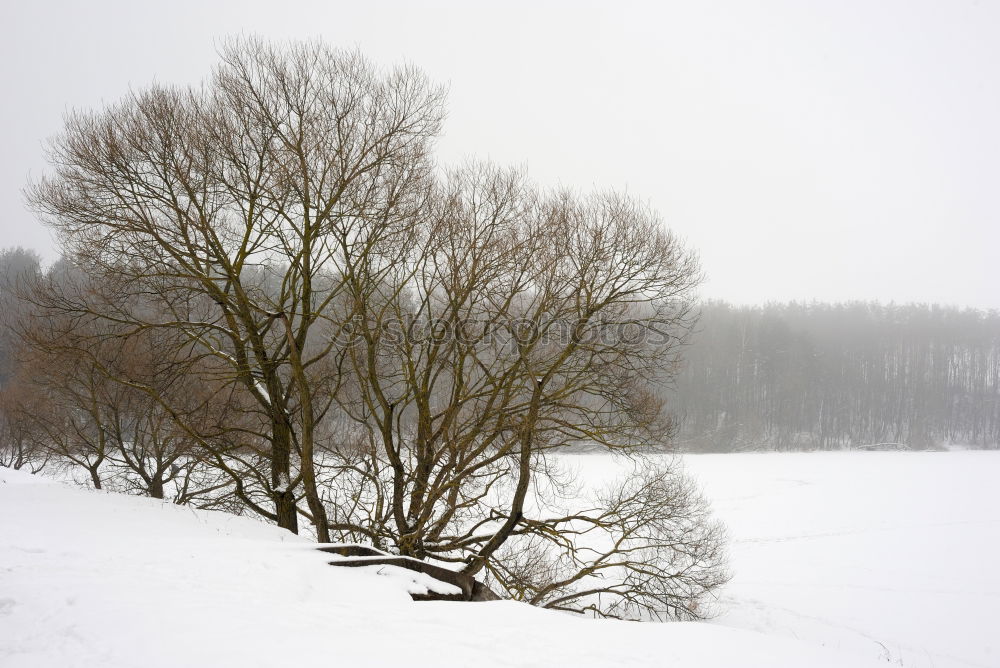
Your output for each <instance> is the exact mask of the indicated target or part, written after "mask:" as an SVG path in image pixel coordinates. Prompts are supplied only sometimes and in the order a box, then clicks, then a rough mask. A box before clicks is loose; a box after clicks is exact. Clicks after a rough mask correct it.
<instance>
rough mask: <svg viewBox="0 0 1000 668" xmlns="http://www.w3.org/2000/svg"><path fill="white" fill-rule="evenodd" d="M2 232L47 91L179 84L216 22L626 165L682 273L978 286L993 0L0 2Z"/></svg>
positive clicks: (627, 184) (833, 284) (14, 205)
mask: <svg viewBox="0 0 1000 668" xmlns="http://www.w3.org/2000/svg"><path fill="white" fill-rule="evenodd" d="M0 26H2V28H0V31H2V39H0V52H2V56H0V57H2V63H3V65H2V67H0V77H2V81H0V86H2V87H0V90H2V91H3V98H2V99H3V103H2V104H0V128H2V130H0V136H2V142H3V143H2V146H0V231H2V234H0V247H4V246H11V245H24V246H30V247H33V248H36V249H38V250H39V251H41V252H42V253H43V255H45V256H46V257H47V258H52V257H54V256H55V254H56V250H55V245H54V243H53V242H52V240H51V239H50V238H49V235H48V233H47V232H46V231H45V230H44V229H43V228H41V227H40V226H39V225H38V223H37V222H35V221H34V219H33V216H32V215H31V214H30V213H29V212H27V211H26V210H25V209H24V206H23V203H22V196H21V188H22V187H23V185H24V184H25V182H26V181H27V179H28V178H29V176H30V175H32V174H34V175H38V174H39V173H41V172H42V171H43V170H44V169H45V162H44V159H43V154H42V146H43V142H44V140H45V138H46V137H49V136H51V135H53V134H54V133H56V132H57V131H58V129H59V127H60V124H61V119H62V115H63V113H64V112H65V111H66V110H67V109H71V108H91V107H96V106H100V105H101V104H103V103H106V102H112V101H114V100H116V99H117V98H118V97H120V96H121V95H122V94H123V93H125V92H126V91H127V90H128V89H129V88H130V87H132V88H141V87H143V86H145V85H146V84H148V83H150V82H152V81H154V80H155V81H158V82H162V83H196V82H198V81H199V80H201V79H203V78H204V77H205V76H206V75H207V73H208V71H209V69H210V68H211V66H212V64H213V63H214V61H215V58H216V45H217V43H218V40H219V39H220V38H222V37H225V36H226V35H231V34H235V33H257V34H261V35H263V36H266V37H273V38H275V39H289V38H297V37H303V38H309V37H322V38H324V39H326V40H328V41H329V42H331V43H333V44H336V45H342V46H347V47H354V46H357V47H358V48H360V49H361V50H362V51H363V52H365V53H366V54H368V55H369V56H371V57H372V58H374V59H375V60H377V61H380V62H383V63H386V64H391V63H394V62H399V61H401V60H408V61H410V62H413V63H415V64H417V65H419V66H421V67H423V68H424V69H425V70H426V71H427V72H428V73H429V74H430V75H431V76H432V77H433V78H435V79H437V80H439V81H442V82H446V83H449V84H450V90H451V93H450V98H449V100H450V103H449V110H450V112H449V119H448V122H447V125H446V134H445V136H444V137H443V138H442V139H441V141H440V151H439V155H440V156H441V159H442V161H443V162H454V161H457V160H461V159H462V158H463V157H465V156H477V157H489V158H492V159H493V160H495V161H498V162H501V163H508V164H519V165H525V166H526V167H527V168H528V170H529V172H530V174H531V175H532V176H533V177H534V179H535V180H536V181H538V182H540V183H541V184H547V185H563V186H571V187H574V188H578V189H590V188H593V187H599V188H616V189H623V190H627V191H629V192H631V193H633V194H635V195H637V196H639V197H641V198H643V199H645V200H647V201H649V202H650V203H651V204H652V205H653V206H655V207H656V208H657V209H659V210H660V212H661V213H662V214H663V216H664V218H665V220H666V221H667V224H668V225H669V226H670V227H671V228H673V229H674V230H675V231H676V232H677V233H678V234H680V235H681V236H682V237H683V238H684V239H686V240H687V242H688V243H689V244H690V245H691V246H692V247H694V248H695V249H697V250H698V252H699V253H700V255H701V258H702V265H703V268H704V270H705V273H706V275H707V278H708V280H707V281H706V283H705V285H704V287H703V289H702V294H703V295H704V296H705V297H712V298H720V299H728V300H731V301H735V302H740V303H760V302H766V301H779V300H780V301H784V300H792V299H796V300H810V299H820V300H835V301H841V300H851V299H879V300H882V301H890V300H894V301H897V302H906V301H919V302H942V303H950V304H957V305H969V306H978V307H989V308H1000V282H998V280H997V279H998V273H1000V2H988V1H983V2H971V1H964V0H941V1H940V2H916V1H908V0H900V1H898V2H897V1H888V0H862V1H844V0H831V1H829V2H816V1H812V2H810V1H807V0H799V1H797V2H758V1H755V2H746V1H744V0H734V1H733V2H683V3H680V2H648V3H624V2H611V1H608V2H603V3H585V2H568V1H567V2H528V3H519V2H491V3H486V2H481V3H473V2H408V3H404V2H398V3H394V2H359V1H354V2H338V1H334V0H324V1H316V2H280V1H276V0H271V1H269V2H255V1H246V0H244V1H240V2H216V3H213V2H209V1H202V2H191V1H189V0H171V1H161V2H156V3H149V2H139V1H136V0H133V1H130V2H103V1H89V2H68V1H66V2H44V1H37V2H14V1H10V2H7V1H6V0H5V1H4V2H3V3H2V8H0Z"/></svg>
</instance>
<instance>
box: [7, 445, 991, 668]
mask: <svg viewBox="0 0 1000 668" xmlns="http://www.w3.org/2000/svg"><path fill="white" fill-rule="evenodd" d="M565 460H566V463H567V464H569V465H571V466H573V467H575V468H577V469H579V470H580V471H581V473H582V474H583V475H585V476H586V478H587V479H588V480H591V481H593V482H594V483H595V484H598V483H600V482H601V481H603V480H608V479H611V478H613V477H614V476H615V475H616V474H617V473H620V472H621V470H622V468H623V466H625V465H624V464H623V463H621V462H616V461H613V460H611V459H610V458H608V457H604V456H600V455H574V456H571V457H566V458H565ZM685 461H686V465H687V467H688V469H689V470H690V471H691V472H692V473H694V474H695V475H696V476H697V477H698V478H699V479H700V480H701V482H702V483H703V484H704V485H705V487H706V491H707V493H708V495H709V497H710V498H711V499H712V500H713V502H714V505H715V509H716V511H717V513H718V515H719V516H720V517H721V518H722V519H723V520H724V521H725V522H726V523H727V525H728V527H729V530H730V534H731V535H732V537H733V540H734V543H733V546H732V568H733V571H734V573H735V577H734V579H733V581H732V583H731V584H730V585H729V586H728V587H727V589H726V590H725V592H724V593H723V595H722V598H721V599H720V601H719V604H718V607H719V610H720V612H721V614H720V616H719V617H718V618H717V619H715V620H713V621H712V622H710V623H683V624H637V623H628V622H612V621H594V620H588V619H581V618H577V617H574V616H569V615H566V614H560V613H553V612H548V611H543V610H538V609H534V608H530V607H529V606H526V605H522V604H517V603H512V602H496V603H474V604H470V603H444V602H439V603H414V602H412V601H411V600H410V599H409V596H408V595H407V593H406V588H407V586H408V583H407V582H405V581H402V580H401V579H399V578H390V577H384V576H383V575H379V574H378V573H377V572H374V569H372V570H371V571H368V569H338V568H333V567H330V566H327V565H326V561H327V555H324V554H322V553H320V552H317V551H315V550H314V549H312V546H311V545H310V544H309V543H308V542H306V541H305V540H303V539H299V538H296V537H294V536H291V535H290V534H287V533H285V532H282V531H280V530H278V529H276V528H273V527H269V526H266V525H264V524H261V523H259V522H255V521H253V520H250V519H243V518H235V517H230V516H227V515H222V514H219V513H212V512H194V511H192V510H189V509H185V508H180V507H176V506H171V505H169V504H162V503H159V502H156V501H153V500H150V499H142V498H135V497H124V496H118V495H113V494H103V493H98V492H93V491H87V490H82V489H76V488H71V487H68V486H65V485H62V484H58V483H54V482H50V481H46V480H45V479H43V478H37V477H32V476H29V475H27V474H25V473H20V472H14V471H9V470H6V469H0V666H2V667H3V668H14V667H28V666H30V667H32V668H48V667H50V666H51V667H55V666H59V667H68V666H101V667H105V666H107V667H111V668H114V667H124V666H142V667H143V668H155V667H158V666H170V667H171V668H176V667H177V666H185V667H187V666H211V667H213V668H216V667H221V666H269V667H274V666H279V667H280V666H299V665H301V666H307V665H327V664H330V665H354V666H381V665H386V666H391V665H407V666H423V665H427V666H430V665H434V666H440V665H454V666H463V667H464V666H473V665H477V666H546V667H547V668H548V667H552V666H563V665H565V666H574V667H589V666H595V667H596V666H600V667H602V668H604V667H606V666H619V665H624V666H692V667H701V666H717V667H720V668H722V667H730V666H768V667H772V668H780V667H785V666H789V667H790V666H796V667H801V668H814V667H821V666H844V667H847V666H858V667H861V666H879V665H881V666H885V665H903V666H934V667H936V668H944V667H947V666H998V665H1000V645H998V644H997V643H996V641H995V640H994V636H995V635H996V634H997V630H998V628H1000V575H998V572H997V568H996V564H997V563H1000V503H998V501H1000V490H998V486H997V481H998V480H1000V453H982V452H952V453H926V454H923V453H830V454H747V455H702V456H689V457H687V458H686V460H685Z"/></svg>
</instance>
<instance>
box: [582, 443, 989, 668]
mask: <svg viewBox="0 0 1000 668" xmlns="http://www.w3.org/2000/svg"><path fill="white" fill-rule="evenodd" d="M566 461H567V463H568V464H571V465H573V466H575V467H576V469H577V470H578V471H580V473H581V474H582V475H583V476H584V477H586V478H587V479H588V480H589V481H590V482H591V483H592V484H597V483H598V482H599V481H601V480H608V479H611V478H613V477H614V476H616V475H618V474H619V473H620V472H621V471H622V470H624V469H627V468H628V467H629V466H630V465H627V464H625V463H623V462H620V461H619V462H615V463H612V460H610V458H608V457H606V456H600V455H598V456H590V457H588V456H582V455H581V456H574V457H568V458H566ZM684 463H685V466H686V468H687V470H688V471H689V472H690V473H693V474H694V475H695V476H696V477H697V478H698V480H699V481H700V482H701V484H702V485H703V487H704V489H705V492H706V494H707V496H708V497H709V498H710V499H711V500H712V505H713V510H714V511H715V514H716V515H717V516H718V517H720V518H721V519H722V520H723V521H724V522H725V524H726V526H727V528H728V530H729V533H730V535H731V537H732V540H733V543H732V546H731V550H730V551H731V555H730V556H731V561H732V570H733V572H734V578H733V580H732V582H731V583H730V584H729V585H728V586H727V587H726V589H725V590H724V592H723V593H722V596H721V600H720V601H719V604H718V608H719V609H720V611H721V614H720V615H719V616H718V617H717V618H716V619H714V620H713V623H715V624H721V625H727V626H733V627H737V628H742V629H747V630H754V631H759V632H762V633H766V634H768V635H777V636H783V637H787V638H796V639H799V640H805V641H808V642H810V643H815V644H816V645H821V646H826V647H828V648H831V649H836V650H837V651H846V652H851V653H855V654H857V655H859V656H865V657H869V658H873V659H880V660H882V661H883V662H884V663H883V664H882V665H895V666H905V667H906V668H967V667H970V666H972V667H981V668H987V667H993V668H996V667H998V666H1000V484H998V483H1000V452H975V451H965V452H926V453H920V452H831V453H780V454H778V453H756V454H739V455H688V456H686V457H685V458H684Z"/></svg>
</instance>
